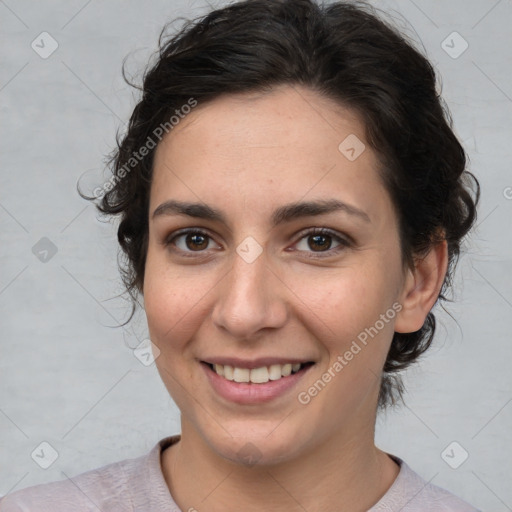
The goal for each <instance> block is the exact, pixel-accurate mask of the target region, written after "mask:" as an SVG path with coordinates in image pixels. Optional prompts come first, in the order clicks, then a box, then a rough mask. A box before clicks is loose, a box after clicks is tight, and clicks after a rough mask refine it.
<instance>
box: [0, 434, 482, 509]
mask: <svg viewBox="0 0 512 512" xmlns="http://www.w3.org/2000/svg"><path fill="white" fill-rule="evenodd" d="M179 438H180V436H179V435H175V436H170V437H166V438H164V439H162V440H160V441H159V442H158V443H157V444H156V445H155V446H154V447H153V449H152V450H151V451H150V452H149V453H147V454H145V455H142V456H141V457H138V458H135V459H127V460H122V461H120V462H115V463H113V464H109V465H107V466H102V467H100V468H98V469H93V470H91V471H87V472H85V473H82V474H80V475H78V476H75V477H73V478H72V479H70V480H62V481H59V482H51V483H47V484H40V485H35V486H32V487H27V488H26V489H21V490H19V491H15V492H12V493H10V494H8V495H7V496H4V497H3V498H1V499H0V512H85V511H87V512H135V511H137V512H193V511H194V508H191V509H189V510H185V511H181V510H180V508H179V507H178V505H176V503H175V502H174V500H173V498H172V496H171V494H170V492H169V488H168V487H167V484H166V482H165V479H164V476H163V473H162V466H161V458H160V457H161V453H162V451H163V450H164V449H165V448H167V447H168V446H169V445H171V444H173V443H175V442H177V441H178V440H179ZM393 459H394V460H396V462H397V463H398V464H399V465H400V472H399V474H398V477H397V478H396V480H395V481H394V483H393V485H392V486H391V487H390V488H389V490H388V492H387V493H386V494H385V495H384V496H383V497H382V499H381V500H379V502H378V503H377V504H376V505H374V506H373V507H372V508H371V509H370V510H369V511H368V512H384V511H386V512H390V511H392V512H399V511H400V512H420V511H421V512H427V511H428V512H479V511H478V510H477V509H475V508H474V507H472V506H471V505H469V504H468V503H466V502H464V501H462V500H461V499H460V498H457V497H456V496H454V495H453V494H451V493H449V492H448V491H445V490H444V489H441V488H439V487H437V486H434V485H431V484H429V483H427V482H426V481H425V480H423V479H422V478H421V477H420V476H419V475H418V474H416V473H415V472H414V471H413V470H412V469H411V468H410V467H409V466H408V465H407V464H406V463H405V462H403V461H402V460H401V459H399V458H398V457H394V456H393Z"/></svg>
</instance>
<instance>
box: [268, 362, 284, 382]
mask: <svg viewBox="0 0 512 512" xmlns="http://www.w3.org/2000/svg"><path fill="white" fill-rule="evenodd" d="M269 370H270V371H269V374H270V375H269V377H270V380H279V379H280V378H281V365H280V364H273V365H271V366H270V367H269Z"/></svg>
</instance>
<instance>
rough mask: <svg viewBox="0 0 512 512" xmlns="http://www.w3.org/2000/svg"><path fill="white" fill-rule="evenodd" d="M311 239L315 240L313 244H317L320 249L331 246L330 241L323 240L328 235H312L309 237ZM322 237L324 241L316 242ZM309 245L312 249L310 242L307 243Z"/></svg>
mask: <svg viewBox="0 0 512 512" xmlns="http://www.w3.org/2000/svg"><path fill="white" fill-rule="evenodd" d="M310 238H311V239H312V240H315V242H314V243H315V244H318V245H320V246H321V249H329V247H330V246H331V243H330V242H325V241H326V240H327V239H328V238H330V237H329V236H328V235H313V236H311V237H310ZM321 239H323V240H324V243H323V244H322V243H321V242H318V240H321ZM309 247H310V248H311V249H314V247H312V245H311V244H309Z"/></svg>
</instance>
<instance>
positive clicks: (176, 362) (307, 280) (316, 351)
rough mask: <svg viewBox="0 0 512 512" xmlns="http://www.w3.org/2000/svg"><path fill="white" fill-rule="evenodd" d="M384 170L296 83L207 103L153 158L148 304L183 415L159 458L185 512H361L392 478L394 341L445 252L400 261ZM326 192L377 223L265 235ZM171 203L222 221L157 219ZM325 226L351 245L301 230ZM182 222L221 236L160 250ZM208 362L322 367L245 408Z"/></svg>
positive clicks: (338, 109)
mask: <svg viewBox="0 0 512 512" xmlns="http://www.w3.org/2000/svg"><path fill="white" fill-rule="evenodd" d="M350 134H355V135H356V136H357V137H358V138H359V139H360V140H361V141H362V142H363V143H365V145H366V149H365V150H364V151H363V153H362V154H361V155H360V156H359V157H358V158H357V159H356V160H354V161H350V160H349V159H347V158H346V157H345V156H344V155H343V154H342V153H341V152H340V151H339V150H338V146H339V144H340V142H341V141H343V140H344V139H345V138H346V137H347V136H348V135H350ZM377 169H378V160H377V157H376V155H375V153H374V152H373V151H372V150H371V148H370V146H369V145H368V144H366V142H365V130H364V125H363V123H362V122H361V120H360V119H359V118H358V117H357V115H356V114H355V113H354V112H353V111H351V110H349V109H347V108H344V107H342V106H341V105H339V104H337V103H334V102H333V101H332V100H330V99H327V98H324V97H322V96H320V95H318V93H316V92H313V91H311V90H308V89H306V88H303V87H299V86H293V87H291V86H281V87H278V88H275V89H273V90H272V91H271V92H269V93H265V94H261V93H259V94H241V95H225V96H222V97H220V98H217V99H215V100H214V101H212V102H210V103H207V104H205V105H198V106H197V107H195V108H194V109H193V110H192V112H191V113H190V114H188V115H187V117H186V118H185V119H184V120H182V121H181V122H180V124H179V125H178V126H176V127H175V128H174V129H173V131H172V132H170V133H169V134H168V135H167V136H166V137H165V138H164V139H163V140H162V142H161V143H160V144H159V146H158V147H157V149H156V154H155V160H154V176H153V182H152V187H151V196H150V209H149V217H150V222H149V243H148V251H147V261H146V268H145V275H144V288H143V295H144V306H145V310H146V315H147V320H148V325H149V331H150V337H151V340H152V342H153V343H154V344H155V345H156V347H158V349H159V350H160V354H159V356H158V357H157V359H156V365H157V368H158V371H159V373H160V375H161V378H162V380H163V382H164V384H165V386H166V388H167V390H168V391H169V393H170V395H171V396H172V398H173V399H174V401H175V402H176V404H177V405H178V407H179V408H180V410H181V422H182V434H181V440H180V442H179V443H177V444H176V445H173V446H171V447H170V448H168V449H167V450H165V451H164V452H163V454H162V469H163V473H164V477H165V480H166V482H167V485H168V486H169V489H170V492H171V494H172V495H173V497H174V499H175V501H176V502H177V504H178V506H179V507H180V508H181V509H182V510H184V511H186V510H190V509H192V510H194V509H195V510H198V511H203V510H204V511H206V510H207V511H220V510H222V511H224V512H229V511H235V510H236V511H238V510H244V511H253V510H254V511H256V510H258V511H260V510H276V511H278V510H287V511H296V510H297V511H299V510H300V511H303V510H304V509H305V510H307V511H308V512H315V511H320V510H322V511H323V512H325V511H334V510H339V504H340V503H343V504H344V510H351V511H358V510H360V511H365V510H368V509H369V508H370V507H371V506H372V505H374V504H375V503H376V502H377V501H378V500H379V499H380V498H381V497H382V496H383V495H384V494H385V493H386V491H387V490H388V489H389V487H390V486H391V484H392V483H393V481H394V480H395V478H396V476H397V475H398V472H399V467H398V465H397V464H396V463H395V462H394V461H393V460H392V459H391V458H390V457H389V456H388V455H387V454H386V453H384V452H382V451H381V450H379V449H378V448H377V447H376V446H375V444H374V425H375V418H376V406H377V398H378V391H379V383H380V381H379V378H378V376H380V375H381V371H382V367H383V365H384V362H385V358H386V354H387V352H388V350H389V346H390V343H391V339H392V336H393V332H394V331H397V332H412V331H416V330H418V329H419V328H420V327H421V326H422V325H423V322H424V320H425V317H426V315H427V314H428V312H429V311H430V309H431V308H432V306H433V304H434V303H435V301H436V299H437V296H438V294H439V291H440V288H441V285H442V282H443V279H444V275H445V273H446V266H447V248H446V242H443V243H441V244H438V245H436V246H434V247H433V248H432V249H431V251H430V252H429V253H428V255H427V256H426V257H424V258H423V259H421V260H419V261H418V262H417V264H416V267H415V268H413V269H411V268H408V267H406V266H404V265H403V262H402V258H401V254H400V248H399V238H398V223H397V222H398V221H397V217H396V213H395V210H394V207H393V204H392V202H391V199H390V197H389V194H388V193H387V191H386V189H385V188H384V186H383V182H382V180H381V178H380V176H379V174H378V171H377ZM332 198H335V199H338V200H341V201H344V202H346V203H348V204H350V205H353V206H355V207H357V208H359V209H360V210H363V211H364V212H365V213H366V214H367V216H368V217H369V222H366V221H364V220H363V219H361V218H360V217H357V216H354V215H349V214H347V213H345V212H343V211H337V212H332V213H328V214H323V215H318V216H315V217H303V218H296V219H293V220H291V221H289V222H286V223H283V224H280V225H278V226H275V227H273V226H272V224H271V215H272V212H273V211H274V210H275V209H276V208H278V207H280V206H282V205H284V204H287V203H292V202H297V201H310V200H318V199H332ZM169 199H175V200H180V201H192V202H200V203H206V204H208V205H210V206H212V207H214V208H217V209H219V210H221V211H222V212H223V213H224V215H225V217H226V219H227V225H224V224H222V223H220V222H218V221H213V220H207V219H198V218H193V217H189V216H184V215H160V216H157V217H155V218H152V213H153V212H154V210H155V209H156V208H157V207H158V206H159V205H160V204H161V203H163V202H164V201H167V200H169ZM315 227H318V228H322V227H323V228H330V229H332V230H334V231H335V232H336V233H337V234H338V235H339V236H340V237H342V238H343V237H344V238H347V237H350V238H351V239H353V242H352V243H351V244H350V245H343V244H340V242H338V241H337V240H336V239H335V238H332V237H331V238H330V237H329V236H327V239H326V241H323V240H320V241H317V242H316V244H315V240H314V239H312V235H311V234H309V235H307V234H302V233H301V232H303V231H304V230H306V229H308V228H315ZM183 228H198V229H201V230H203V231H207V234H208V236H209V238H206V239H205V240H204V239H199V242H197V241H196V242H195V244H196V245H194V240H192V241H191V240H190V237H189V240H188V243H187V237H186V235H185V236H181V237H180V238H178V239H175V240H174V241H173V242H171V243H170V244H169V245H165V241H166V240H167V241H169V240H170V239H172V236H171V235H173V233H175V232H176V231H177V230H179V229H183ZM248 236H251V237H253V238H254V239H255V240H256V241H257V243H258V244H259V246H260V247H261V249H262V253H261V254H260V255H259V256H258V257H257V258H256V259H255V260H254V261H253V262H251V263H248V262H247V261H245V260H244V259H243V258H242V257H241V256H240V255H239V254H238V253H237V252H236V248H237V247H238V246H239V245H240V244H241V242H242V241H243V240H244V239H245V238H246V237H248ZM329 242H330V246H329ZM324 243H325V244H326V248H324V249H322V247H323V245H322V244H324ZM197 246H199V248H198V247H197ZM338 248H339V251H338V252H336V251H337V249H338ZM184 253H186V254H188V255H189V256H190V257H185V256H184V255H183V254H184ZM308 256H311V257H308ZM315 256H317V257H316V258H315ZM394 303H395V304H400V305H401V310H400V312H399V313H397V314H396V315H395V316H394V318H393V319H392V320H389V321H388V323H385V326H384V328H382V329H381V330H380V331H379V332H378V335H376V336H374V337H373V338H371V339H370V341H369V342H368V344H367V345H366V346H364V348H363V349H362V350H361V351H360V352H359V353H358V354H357V355H355V356H354V358H353V359H352V360H351V361H350V362H349V363H348V364H347V365H346V366H344V368H343V370H342V371H340V372H338V373H336V376H335V377H334V378H332V380H331V381H330V382H329V383H328V384H327V385H326V386H325V388H324V389H322V390H321V392H319V393H318V394H317V395H316V396H315V397H314V398H312V399H311V401H310V402H309V403H308V404H306V405H303V404H301V403H299V401H298V400H297V395H298V393H299V392H301V391H304V390H307V389H308V388H309V387H310V386H311V385H312V384H313V383H314V382H315V381H317V380H318V379H320V378H321V376H322V374H323V373H325V372H326V371H328V369H329V368H332V367H333V364H334V362H335V361H336V360H337V357H338V356H339V355H340V354H344V353H345V352H346V351H347V350H348V349H349V348H350V346H351V343H352V341H353V340H355V339H357V336H358V334H359V333H361V332H362V331H364V329H365V328H368V327H370V326H374V325H375V323H376V321H377V320H378V319H379V318H380V315H381V314H384V313H386V312H387V311H389V310H390V308H391V307H392V305H393V304H394ZM212 356H237V357H240V358H244V359H253V358H257V357H263V356H283V357H286V356H288V357H289V358H300V359H304V360H311V361H315V365H314V366H313V367H312V368H311V369H310V371H309V372H308V373H306V374H305V375H304V377H303V378H302V379H301V380H300V381H299V383H298V384H297V386H296V387H295V388H294V389H292V390H291V391H288V392H286V393H285V394H284V395H282V396H280V397H278V398H276V399H274V400H272V401H271V402H268V403H265V404H258V405H255V404H252V405H241V404H235V403H232V402H228V401H226V400H224V399H223V398H221V397H219V396H218V395H217V394H216V392H215V391H214V390H213V388H212V387H211V385H210V383H209V381H208V379H207V378H206V375H205V372H204V370H203V368H202V366H201V364H200V362H199V361H200V360H204V359H207V358H208V357H212ZM248 443H252V445H253V446H254V447H256V448H255V450H257V454H258V455H257V458H258V460H257V462H256V464H254V465H247V464H246V463H245V462H244V461H243V460H242V459H241V458H240V456H239V455H237V452H238V451H239V450H240V449H241V448H243V447H244V446H248ZM249 446H251V445H249Z"/></svg>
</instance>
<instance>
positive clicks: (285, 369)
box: [281, 363, 292, 377]
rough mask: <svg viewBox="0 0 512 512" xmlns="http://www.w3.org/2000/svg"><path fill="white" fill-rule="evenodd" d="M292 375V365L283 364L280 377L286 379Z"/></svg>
mask: <svg viewBox="0 0 512 512" xmlns="http://www.w3.org/2000/svg"><path fill="white" fill-rule="evenodd" d="M291 373H292V365H291V364H289V363H288V364H283V367H282V368H281V375H282V376H283V377H288V375H290V374H291Z"/></svg>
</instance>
